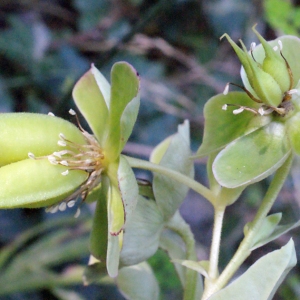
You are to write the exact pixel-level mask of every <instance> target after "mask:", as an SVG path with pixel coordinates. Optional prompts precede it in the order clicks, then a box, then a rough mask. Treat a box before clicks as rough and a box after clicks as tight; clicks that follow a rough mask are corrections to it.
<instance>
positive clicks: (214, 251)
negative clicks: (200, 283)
mask: <svg viewBox="0 0 300 300" xmlns="http://www.w3.org/2000/svg"><path fill="white" fill-rule="evenodd" d="M225 208H226V207H225V206H218V207H215V213H214V227H213V233H212V242H211V248H210V256H209V268H208V276H209V278H208V279H207V280H206V281H205V285H208V286H209V285H211V283H213V282H214V281H215V280H216V279H217V278H218V276H219V269H218V265H219V252H220V242H221V234H222V226H223V219H224V213H225Z"/></svg>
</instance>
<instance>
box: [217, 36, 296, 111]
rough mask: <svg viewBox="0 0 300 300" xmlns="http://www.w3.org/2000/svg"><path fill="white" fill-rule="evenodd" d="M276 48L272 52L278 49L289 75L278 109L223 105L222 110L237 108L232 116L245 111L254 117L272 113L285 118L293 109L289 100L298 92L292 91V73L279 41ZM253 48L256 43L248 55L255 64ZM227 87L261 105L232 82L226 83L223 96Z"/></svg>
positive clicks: (272, 107) (254, 44)
mask: <svg viewBox="0 0 300 300" xmlns="http://www.w3.org/2000/svg"><path fill="white" fill-rule="evenodd" d="M278 46H279V47H278ZM278 46H275V47H273V50H274V51H277V50H278V49H279V51H280V55H281V57H282V58H283V60H284V62H285V64H286V67H287V70H288V73H289V78H290V86H289V89H288V91H286V92H285V93H284V95H283V99H282V102H281V104H280V105H279V106H278V107H274V106H269V105H265V104H262V105H261V106H260V107H259V108H258V109H255V108H251V107H247V106H241V105H237V104H224V105H223V106H222V109H223V110H227V107H228V106H235V107H237V109H234V110H233V114H235V115H237V114H240V113H241V112H243V111H245V110H246V111H250V112H252V113H253V114H255V115H260V116H264V115H269V114H271V113H273V112H275V113H277V114H278V115H280V116H285V115H286V114H287V113H288V112H289V111H290V110H292V109H293V105H292V103H291V102H290V101H289V100H291V99H292V95H293V94H299V91H298V90H297V89H292V87H293V84H294V80H293V73H292V70H291V68H290V66H289V63H288V61H287V60H286V58H285V57H284V55H283V54H282V42H281V41H280V40H279V41H278ZM255 47H256V43H254V42H253V43H251V46H250V53H251V56H252V58H253V60H254V61H255V62H256V60H255V58H254V55H253V50H254V48H255ZM229 85H234V86H237V87H239V88H241V89H242V90H243V91H244V92H246V94H247V95H248V96H249V97H250V98H251V99H252V100H253V101H254V102H256V103H263V102H262V101H261V100H260V99H257V98H256V97H255V96H254V95H253V94H252V93H251V92H250V91H248V90H247V89H246V88H245V87H244V86H241V85H238V84H235V83H232V82H228V83H227V84H226V86H225V89H224V91H223V94H224V95H227V94H228V92H229Z"/></svg>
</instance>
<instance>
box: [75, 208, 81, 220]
mask: <svg viewBox="0 0 300 300" xmlns="http://www.w3.org/2000/svg"><path fill="white" fill-rule="evenodd" d="M79 216H80V208H79V207H78V208H77V211H76V213H75V215H74V218H75V219H76V218H78V217H79Z"/></svg>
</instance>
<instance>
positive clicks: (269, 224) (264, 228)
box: [244, 213, 282, 251]
mask: <svg viewBox="0 0 300 300" xmlns="http://www.w3.org/2000/svg"><path fill="white" fill-rule="evenodd" d="M281 217H282V213H277V214H272V215H270V216H267V217H265V218H264V220H263V223H262V225H261V227H260V230H259V231H258V232H257V233H256V235H255V239H253V243H252V245H253V247H252V248H251V251H252V250H254V249H257V248H258V247H260V246H262V245H264V243H263V241H265V240H266V239H268V238H269V237H270V235H271V234H272V233H273V231H274V230H275V228H276V226H277V225H278V223H279V222H280V220H281ZM249 226H251V222H250V223H247V224H246V225H245V227H244V234H245V235H247V232H248V230H249Z"/></svg>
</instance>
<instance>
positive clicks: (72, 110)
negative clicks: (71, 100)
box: [69, 108, 76, 116]
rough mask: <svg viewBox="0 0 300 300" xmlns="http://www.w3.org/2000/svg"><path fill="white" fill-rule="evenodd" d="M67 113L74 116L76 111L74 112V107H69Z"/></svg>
mask: <svg viewBox="0 0 300 300" xmlns="http://www.w3.org/2000/svg"><path fill="white" fill-rule="evenodd" d="M69 114H70V115H72V116H75V115H76V112H75V110H74V109H72V108H71V109H70V110H69Z"/></svg>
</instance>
